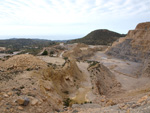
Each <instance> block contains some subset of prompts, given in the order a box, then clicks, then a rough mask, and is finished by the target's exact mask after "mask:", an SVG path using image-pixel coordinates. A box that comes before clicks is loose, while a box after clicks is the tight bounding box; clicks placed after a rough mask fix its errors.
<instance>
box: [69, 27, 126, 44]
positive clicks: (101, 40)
mask: <svg viewBox="0 0 150 113" xmlns="http://www.w3.org/2000/svg"><path fill="white" fill-rule="evenodd" d="M124 36H125V35H124V34H119V33H117V32H113V31H110V30H107V29H98V30H95V31H92V32H90V33H89V34H87V35H86V36H85V37H83V38H80V39H74V40H70V41H68V43H85V44H89V45H109V44H112V43H113V42H114V41H116V40H117V39H118V38H120V37H124Z"/></svg>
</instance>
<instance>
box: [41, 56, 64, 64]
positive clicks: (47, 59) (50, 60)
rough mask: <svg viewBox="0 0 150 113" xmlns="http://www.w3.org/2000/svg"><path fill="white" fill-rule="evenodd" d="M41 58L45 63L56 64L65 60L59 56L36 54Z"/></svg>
mask: <svg viewBox="0 0 150 113" xmlns="http://www.w3.org/2000/svg"><path fill="white" fill-rule="evenodd" d="M38 58H40V59H41V60H43V61H45V62H46V63H52V64H56V65H62V64H64V62H65V60H64V59H62V58H59V57H49V56H38Z"/></svg>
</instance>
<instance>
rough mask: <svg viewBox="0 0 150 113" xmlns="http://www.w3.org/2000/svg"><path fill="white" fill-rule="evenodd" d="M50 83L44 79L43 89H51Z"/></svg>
mask: <svg viewBox="0 0 150 113" xmlns="http://www.w3.org/2000/svg"><path fill="white" fill-rule="evenodd" d="M51 85H52V83H51V82H49V81H45V82H44V84H43V86H44V88H45V90H47V91H50V90H51Z"/></svg>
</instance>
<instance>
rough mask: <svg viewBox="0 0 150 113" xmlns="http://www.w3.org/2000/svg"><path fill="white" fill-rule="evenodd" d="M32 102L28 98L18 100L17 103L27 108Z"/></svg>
mask: <svg viewBox="0 0 150 113" xmlns="http://www.w3.org/2000/svg"><path fill="white" fill-rule="evenodd" d="M29 102H30V100H29V99H28V98H25V99H18V100H17V103H18V104H19V105H23V106H27V105H28V104H29Z"/></svg>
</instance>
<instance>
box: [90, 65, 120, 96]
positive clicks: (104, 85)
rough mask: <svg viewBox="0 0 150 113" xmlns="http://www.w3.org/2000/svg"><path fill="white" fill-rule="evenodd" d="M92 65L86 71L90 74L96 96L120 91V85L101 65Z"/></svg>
mask: <svg viewBox="0 0 150 113" xmlns="http://www.w3.org/2000/svg"><path fill="white" fill-rule="evenodd" d="M94 64H95V63H94ZM94 64H92V66H90V67H89V68H88V71H89V72H90V73H91V79H92V84H93V86H94V90H95V92H96V93H97V94H98V95H109V94H112V93H113V92H116V91H117V90H120V86H121V84H120V83H119V82H117V80H116V78H115V76H114V74H113V73H112V72H111V71H110V70H109V69H108V68H107V67H105V66H104V65H103V64H100V63H96V64H95V65H94Z"/></svg>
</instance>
